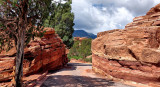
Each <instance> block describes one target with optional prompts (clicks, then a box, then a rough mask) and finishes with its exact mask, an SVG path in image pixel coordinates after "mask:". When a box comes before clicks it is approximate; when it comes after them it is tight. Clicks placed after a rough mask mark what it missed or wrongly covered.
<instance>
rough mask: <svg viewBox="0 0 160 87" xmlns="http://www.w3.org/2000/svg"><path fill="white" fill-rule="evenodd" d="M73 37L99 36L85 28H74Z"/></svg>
mask: <svg viewBox="0 0 160 87" xmlns="http://www.w3.org/2000/svg"><path fill="white" fill-rule="evenodd" d="M73 37H88V38H92V39H95V38H96V37H97V36H96V35H94V34H92V33H87V32H86V31H84V30H74V33H73Z"/></svg>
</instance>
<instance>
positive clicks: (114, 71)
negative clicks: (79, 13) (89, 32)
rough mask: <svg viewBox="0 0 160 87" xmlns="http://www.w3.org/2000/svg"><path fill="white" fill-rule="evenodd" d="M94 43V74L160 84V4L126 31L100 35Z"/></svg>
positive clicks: (118, 30)
mask: <svg viewBox="0 0 160 87" xmlns="http://www.w3.org/2000/svg"><path fill="white" fill-rule="evenodd" d="M97 36H98V37H97V38H96V39H95V40H93V41H92V54H93V55H92V58H93V59H92V60H93V61H92V63H93V70H94V71H95V72H99V73H103V74H104V75H107V76H110V77H112V78H119V79H124V80H131V81H135V82H140V83H145V84H148V83H154V84H159V83H160V4H158V5H157V6H155V7H153V8H152V9H151V10H150V11H149V12H148V13H147V14H146V15H145V16H140V17H136V18H134V19H133V22H132V23H129V24H127V25H126V27H125V29H123V30H122V29H116V30H110V31H105V32H100V33H98V35H97Z"/></svg>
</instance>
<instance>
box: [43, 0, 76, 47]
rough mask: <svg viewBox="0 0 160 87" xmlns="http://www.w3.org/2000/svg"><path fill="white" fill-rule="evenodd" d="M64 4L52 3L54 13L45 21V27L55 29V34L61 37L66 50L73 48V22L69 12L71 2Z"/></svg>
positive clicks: (71, 14)
mask: <svg viewBox="0 0 160 87" xmlns="http://www.w3.org/2000/svg"><path fill="white" fill-rule="evenodd" d="M66 1H67V2H66V3H64V4H61V3H59V4H57V3H53V5H52V6H53V8H54V9H55V11H54V12H51V15H50V16H48V19H46V20H45V24H44V26H45V27H53V28H55V31H56V33H57V34H58V35H59V36H60V37H61V39H62V40H63V43H64V44H65V45H66V46H67V48H71V47H72V46H73V43H74V40H73V37H72V34H73V32H74V29H73V26H74V23H73V20H74V14H73V13H72V12H71V4H72V0H66Z"/></svg>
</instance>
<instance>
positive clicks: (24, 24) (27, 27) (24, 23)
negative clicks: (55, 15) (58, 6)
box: [0, 0, 51, 87]
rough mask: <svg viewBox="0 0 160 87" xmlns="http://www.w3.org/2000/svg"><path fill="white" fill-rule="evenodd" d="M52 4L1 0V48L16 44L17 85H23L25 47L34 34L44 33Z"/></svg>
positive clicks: (44, 0) (29, 0) (33, 0)
mask: <svg viewBox="0 0 160 87" xmlns="http://www.w3.org/2000/svg"><path fill="white" fill-rule="evenodd" d="M50 6H51V0H0V49H1V50H4V49H6V48H7V50H9V49H10V48H11V47H13V46H14V45H15V46H16V50H17V53H16V59H15V63H16V64H15V65H16V68H15V86H16V87H21V86H22V84H21V77H22V75H23V58H24V48H25V46H26V44H27V43H29V41H30V40H31V39H32V38H33V37H34V36H41V35H42V34H43V27H42V25H43V23H44V20H45V19H46V17H48V15H49V10H50ZM13 41H14V42H13Z"/></svg>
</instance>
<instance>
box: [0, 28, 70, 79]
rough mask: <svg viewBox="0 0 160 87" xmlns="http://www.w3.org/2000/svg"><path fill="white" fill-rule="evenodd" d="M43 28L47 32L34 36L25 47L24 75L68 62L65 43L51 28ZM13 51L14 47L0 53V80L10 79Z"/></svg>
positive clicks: (50, 68) (55, 67)
mask: <svg viewBox="0 0 160 87" xmlns="http://www.w3.org/2000/svg"><path fill="white" fill-rule="evenodd" d="M45 30H46V31H47V32H46V33H45V34H44V37H42V38H38V37H36V38H35V39H34V40H33V41H31V42H30V43H29V44H28V45H27V47H26V48H25V58H24V63H23V72H24V75H30V74H34V73H38V72H44V71H47V70H55V69H57V68H59V67H62V66H64V65H65V64H66V63H67V62H68V59H67V56H66V53H65V45H64V44H63V42H62V40H61V39H60V37H59V36H58V35H57V34H55V31H54V30H53V29H51V28H47V29H45ZM15 53H16V51H15V48H13V49H11V50H10V51H9V52H2V53H1V54H0V56H1V57H0V65H1V66H0V81H4V80H9V79H11V77H12V75H13V74H12V73H13V65H14V59H15V57H14V56H15ZM11 56H13V57H11ZM5 78H6V79H5Z"/></svg>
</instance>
